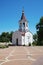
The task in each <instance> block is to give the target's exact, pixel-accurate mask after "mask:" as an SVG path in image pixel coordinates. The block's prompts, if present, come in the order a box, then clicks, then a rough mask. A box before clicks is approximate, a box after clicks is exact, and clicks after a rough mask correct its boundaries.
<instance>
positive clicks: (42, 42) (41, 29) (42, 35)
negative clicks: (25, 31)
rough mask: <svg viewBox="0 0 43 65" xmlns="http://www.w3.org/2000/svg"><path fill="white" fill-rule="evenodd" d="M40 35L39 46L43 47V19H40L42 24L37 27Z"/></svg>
mask: <svg viewBox="0 0 43 65" xmlns="http://www.w3.org/2000/svg"><path fill="white" fill-rule="evenodd" d="M36 29H37V34H38V44H37V45H43V17H41V18H40V22H39V23H38V24H37V25H36Z"/></svg>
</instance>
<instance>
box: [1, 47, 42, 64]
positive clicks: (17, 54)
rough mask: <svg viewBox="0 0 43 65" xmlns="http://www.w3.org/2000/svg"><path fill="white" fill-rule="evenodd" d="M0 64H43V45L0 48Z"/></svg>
mask: <svg viewBox="0 0 43 65" xmlns="http://www.w3.org/2000/svg"><path fill="white" fill-rule="evenodd" d="M0 65H43V46H34V47H33V46H30V47H28V46H10V47H9V48H5V49H0Z"/></svg>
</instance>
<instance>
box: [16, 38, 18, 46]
mask: <svg viewBox="0 0 43 65" xmlns="http://www.w3.org/2000/svg"><path fill="white" fill-rule="evenodd" d="M16 45H17V46H18V38H17V39H16Z"/></svg>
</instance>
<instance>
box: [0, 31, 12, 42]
mask: <svg viewBox="0 0 43 65" xmlns="http://www.w3.org/2000/svg"><path fill="white" fill-rule="evenodd" d="M12 34H13V32H10V33H9V32H3V33H2V34H1V35H0V42H9V41H10V42H12Z"/></svg>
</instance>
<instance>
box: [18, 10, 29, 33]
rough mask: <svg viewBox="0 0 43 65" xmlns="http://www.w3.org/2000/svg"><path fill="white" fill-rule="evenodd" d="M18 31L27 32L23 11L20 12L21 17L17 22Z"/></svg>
mask: <svg viewBox="0 0 43 65" xmlns="http://www.w3.org/2000/svg"><path fill="white" fill-rule="evenodd" d="M19 31H20V32H28V21H27V20H26V18H25V15H24V10H22V16H21V19H20V20H19Z"/></svg>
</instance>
